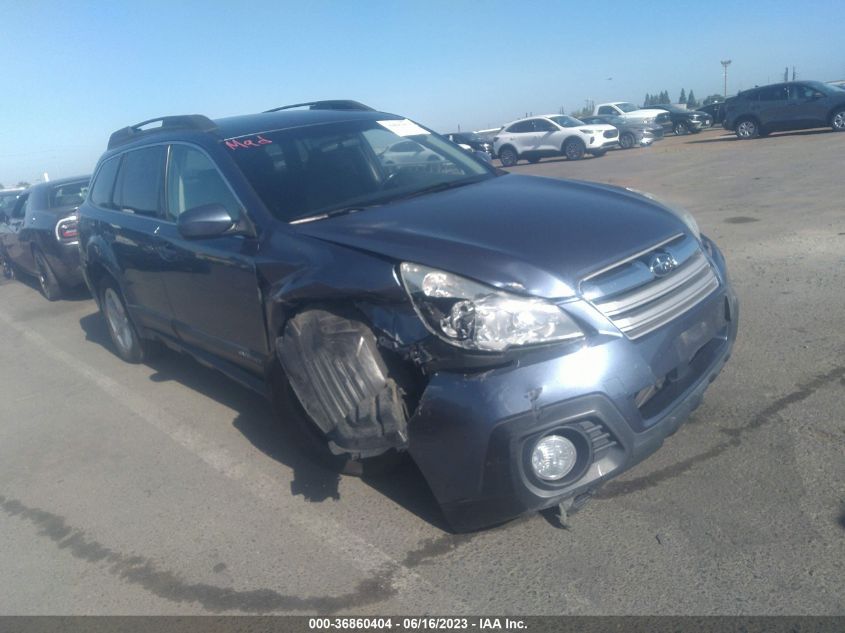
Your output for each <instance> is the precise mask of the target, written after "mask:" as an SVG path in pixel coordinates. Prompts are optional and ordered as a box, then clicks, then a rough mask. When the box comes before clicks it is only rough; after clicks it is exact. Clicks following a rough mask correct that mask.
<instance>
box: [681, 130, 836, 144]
mask: <svg viewBox="0 0 845 633" xmlns="http://www.w3.org/2000/svg"><path fill="white" fill-rule="evenodd" d="M828 132H830V133H833V131H832V130H830V129H829V128H822V129H814V130H797V131H794V132H772V133H771V134H769V135H768V136H760V137H758V138H755V139H749V141H746V142H756V143H760V142H763V141H765V140H766V139H771V138H780V137H784V136H815V135H816V134H827V133H828ZM739 140H740V139H739V138H737V136H736V135H735V134H734V133H733V132H726V133H725V134H723V135H722V136H717V137H716V138H702V139H698V140H695V141H687V143H689V144H690V145H693V144H695V143H721V142H725V143H733V142H735V141H739Z"/></svg>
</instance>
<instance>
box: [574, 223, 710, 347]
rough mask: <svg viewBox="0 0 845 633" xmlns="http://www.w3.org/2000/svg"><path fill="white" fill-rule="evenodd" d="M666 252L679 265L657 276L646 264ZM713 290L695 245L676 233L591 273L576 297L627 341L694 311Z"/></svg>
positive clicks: (705, 263) (705, 262)
mask: <svg viewBox="0 0 845 633" xmlns="http://www.w3.org/2000/svg"><path fill="white" fill-rule="evenodd" d="M656 251H660V252H667V253H670V254H671V255H672V256H673V257H674V258H675V260H676V261H677V262H678V264H679V266H678V268H677V269H675V270H674V271H672V272H671V273H670V274H669V275H667V276H665V277H662V278H658V277H656V276H655V275H654V274H653V273H652V272H651V270H649V267H648V265H647V264H646V261H647V258H648V257H649V256H651V254H652V253H654V252H656ZM718 287H719V278H718V277H717V276H716V273H715V272H714V270H713V268H712V266H711V265H710V262H709V260H708V259H707V257H706V256H705V255H704V253H703V252H702V250H701V247H700V245H699V244H698V241H697V240H695V239H693V238H692V237H688V236H684V235H680V236H675V237H673V238H670V239H669V240H664V241H663V242H660V243H659V244H657V245H655V246H652V247H651V248H649V249H647V250H644V251H642V252H640V253H637V254H636V255H635V256H633V257H629V258H626V259H624V260H622V261H621V262H617V263H616V264H615V265H613V266H610V267H607V268H604V269H602V270H600V271H599V272H597V273H593V274H592V275H590V276H589V277H587V278H586V279H585V280H584V281H583V282H582V283H581V293H582V295H583V296H584V298H585V299H587V300H588V301H590V302H591V303H592V304H593V306H595V307H596V308H597V309H598V310H599V311H600V312H601V313H602V314H604V315H605V316H606V317H607V318H608V319H610V320H611V321H612V322H613V324H614V325H615V326H616V327H618V328H619V329H620V330H621V331H622V332H623V333H624V334H625V335H626V336H627V337H628V338H630V339H635V338H638V337H641V336H645V335H646V334H648V333H649V332H652V331H654V330H656V329H657V328H659V327H661V326H663V325H665V324H666V323H669V322H670V321H672V320H673V319H675V318H677V317H678V316H680V315H681V314H683V313H684V312H686V311H687V310H690V309H691V308H693V307H695V306H696V305H698V303H700V302H701V301H703V300H704V299H706V298H707V297H708V296H710V294H712V293H713V292H714V291H715V290H716V289H717V288H718Z"/></svg>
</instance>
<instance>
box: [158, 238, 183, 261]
mask: <svg viewBox="0 0 845 633" xmlns="http://www.w3.org/2000/svg"><path fill="white" fill-rule="evenodd" d="M156 251H157V252H158V256H159V257H161V258H162V259H163V260H164V261H166V262H174V261H176V260H177V259H179V257H180V253H181V251H180V249H178V248H176V247H175V246H173V244H171V243H170V242H165V243H164V244H162V245H161V246H159V247H158V248H156Z"/></svg>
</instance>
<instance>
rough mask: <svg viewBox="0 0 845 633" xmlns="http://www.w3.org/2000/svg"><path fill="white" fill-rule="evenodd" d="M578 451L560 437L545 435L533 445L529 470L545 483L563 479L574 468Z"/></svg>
mask: <svg viewBox="0 0 845 633" xmlns="http://www.w3.org/2000/svg"><path fill="white" fill-rule="evenodd" d="M577 456H578V451H577V450H576V449H575V445H574V444H573V443H572V442H570V441H569V440H568V439H566V438H565V437H562V436H560V435H547V436H546V437H544V438H542V439H541V440H540V441H538V442H537V443H536V444H535V445H534V450H533V451H532V452H531V468H532V469H534V474H535V475H537V477H539V478H540V479H543V480H545V481H557V480H558V479H563V478H564V477H566V475H568V474H569V471H571V470H572V469H573V468H574V467H575V461H576V459H577Z"/></svg>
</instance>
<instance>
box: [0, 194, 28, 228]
mask: <svg viewBox="0 0 845 633" xmlns="http://www.w3.org/2000/svg"><path fill="white" fill-rule="evenodd" d="M21 192H23V189H21V188H18V189H0V221H3V220H4V219H5V218H7V217H8V216H9V214H10V213H11V212H12V208H14V206H15V202H16V201H17V199H18V196H19V195H21Z"/></svg>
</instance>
